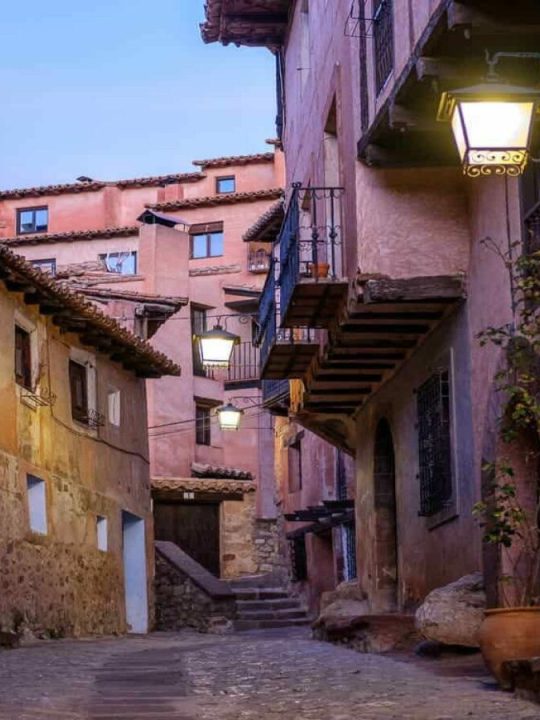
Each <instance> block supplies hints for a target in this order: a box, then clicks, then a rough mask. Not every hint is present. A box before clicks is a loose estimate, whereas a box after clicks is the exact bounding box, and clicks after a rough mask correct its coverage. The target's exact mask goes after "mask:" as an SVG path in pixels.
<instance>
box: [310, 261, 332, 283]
mask: <svg viewBox="0 0 540 720" xmlns="http://www.w3.org/2000/svg"><path fill="white" fill-rule="evenodd" d="M329 272H330V264H329V263H325V262H317V263H308V273H309V276H310V277H312V278H317V279H318V280H321V279H323V278H327V277H328V273H329Z"/></svg>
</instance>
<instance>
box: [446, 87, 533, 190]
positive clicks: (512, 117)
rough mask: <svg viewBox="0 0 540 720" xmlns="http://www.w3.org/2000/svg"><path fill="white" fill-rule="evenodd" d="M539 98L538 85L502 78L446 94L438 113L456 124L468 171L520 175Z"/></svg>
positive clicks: (470, 175) (524, 165) (456, 139)
mask: <svg viewBox="0 0 540 720" xmlns="http://www.w3.org/2000/svg"><path fill="white" fill-rule="evenodd" d="M539 98H540V91H539V90H538V89H536V88H527V87H521V86H519V85H506V84H504V83H499V82H486V83H482V84H480V85H475V86H473V87H468V88H461V89H459V90H451V91H449V92H445V93H444V94H443V95H442V98H441V102H440V105H439V112H438V116H437V119H438V120H441V121H446V122H450V123H451V124H452V130H453V133H454V139H455V141H456V145H457V148H458V151H459V155H460V158H461V162H462V164H463V172H464V173H465V174H466V175H469V177H479V176H483V175H512V176H516V175H521V173H522V172H523V171H524V169H525V167H526V165H527V161H528V159H529V147H530V143H531V135H532V129H533V125H534V120H535V117H536V114H537V111H538V102H539Z"/></svg>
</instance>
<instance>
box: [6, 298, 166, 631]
mask: <svg viewBox="0 0 540 720" xmlns="http://www.w3.org/2000/svg"><path fill="white" fill-rule="evenodd" d="M16 310H17V311H18V312H20V313H21V315H22V316H24V317H25V318H26V319H27V320H28V321H29V322H31V323H33V324H34V325H35V327H36V330H35V332H36V333H37V335H38V343H37V348H38V352H39V363H40V365H39V371H40V379H39V387H40V388H41V389H43V388H48V389H50V391H51V392H52V393H54V395H55V396H56V402H55V403H54V404H53V405H52V406H48V407H39V408H37V409H35V408H31V407H30V406H29V405H28V404H27V403H26V401H25V400H24V398H22V397H21V395H22V394H24V392H21V388H20V387H19V386H17V385H16V384H15V379H14V367H13V358H14V317H15V311H16ZM19 317H20V316H19ZM0 318H1V322H0V347H1V348H2V350H3V352H2V353H1V354H0V406H1V407H2V418H1V420H0V423H1V424H0V517H2V522H1V523H0V568H1V592H0V627H3V628H5V629H14V628H17V629H19V630H20V629H21V628H22V627H24V626H26V627H28V628H29V629H30V630H32V631H34V632H37V633H39V634H49V635H53V636H63V635H83V634H89V633H106V634H110V633H117V632H124V631H125V630H126V629H127V628H126V619H125V609H124V608H125V605H124V585H123V562H122V510H126V511H129V512H130V513H132V514H134V515H137V516H138V517H140V518H142V519H144V521H145V525H146V545H147V558H146V559H147V576H148V597H149V600H150V605H152V591H151V588H152V568H153V552H152V515H151V509H150V478H149V466H148V446H147V436H146V429H145V424H146V423H145V408H146V397H145V383H144V381H143V380H140V379H137V378H136V377H135V376H134V375H132V374H131V373H128V372H126V371H124V370H123V369H122V367H121V366H119V365H116V364H113V363H111V362H110V361H109V360H108V359H107V358H106V357H105V356H101V355H97V356H95V360H94V359H93V360H92V362H95V368H96V377H97V408H98V410H99V411H100V412H101V413H103V414H104V415H105V416H106V413H107V393H108V390H109V388H114V389H117V390H120V393H121V413H122V417H121V425H120V427H119V428H116V427H113V426H111V425H110V424H108V423H106V424H105V425H104V426H103V427H100V428H99V429H97V430H96V431H92V430H88V429H86V428H85V427H84V426H81V425H79V424H77V423H76V422H75V421H73V420H72V418H71V405H70V396H69V383H68V361H69V357H70V350H71V348H72V347H77V346H78V343H77V339H76V337H75V336H74V335H71V334H60V332H59V330H58V329H57V328H55V327H54V326H53V325H52V323H51V321H50V320H45V319H43V318H42V317H40V316H38V315H37V313H36V312H35V310H33V309H31V308H29V307H28V306H25V305H24V304H23V303H22V301H21V300H20V298H19V297H18V296H15V295H14V294H8V293H7V292H6V291H5V290H4V288H3V286H2V287H1V288H0ZM27 474H32V475H34V476H36V477H38V478H40V479H42V480H44V481H45V483H46V501H47V506H46V507H47V534H46V535H42V534H37V533H34V532H31V531H30V527H29V516H28V500H27V489H26V483H27V480H26V478H27ZM97 515H101V516H104V517H106V518H107V520H108V551H107V552H102V551H100V550H98V549H97V537H96V516H97ZM151 612H152V610H151V608H150V615H151Z"/></svg>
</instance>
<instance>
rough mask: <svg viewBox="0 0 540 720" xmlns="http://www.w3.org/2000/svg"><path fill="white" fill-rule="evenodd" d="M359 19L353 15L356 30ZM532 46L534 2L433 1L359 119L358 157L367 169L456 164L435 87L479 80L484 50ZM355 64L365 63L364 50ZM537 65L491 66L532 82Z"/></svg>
mask: <svg viewBox="0 0 540 720" xmlns="http://www.w3.org/2000/svg"><path fill="white" fill-rule="evenodd" d="M367 22H368V21H367V20H366V19H362V18H358V23H359V26H360V27H359V29H358V33H360V35H362V33H364V34H365V32H366V27H367V25H366V23H367ZM539 45H540V3H538V2H537V0H520V2H518V3H509V2H508V1H507V0H459V1H458V0H445V1H444V2H441V3H439V4H438V5H437V8H436V9H435V10H434V11H433V12H432V14H431V17H430V18H429V20H428V22H427V23H426V26H425V28H424V31H423V32H422V33H421V34H420V36H419V38H418V41H417V43H416V46H415V47H414V49H413V51H412V52H411V57H410V61H409V62H408V63H407V64H406V66H405V68H404V70H403V71H402V72H401V73H400V74H399V75H397V77H396V78H395V81H393V85H392V88H391V90H390V92H389V95H388V98H387V100H386V101H385V102H384V104H383V105H382V106H381V107H380V109H379V111H378V113H377V115H376V116H375V117H371V118H368V117H365V132H364V134H363V136H362V137H361V139H360V141H359V143H358V157H359V158H360V159H361V160H363V161H364V162H366V164H368V165H371V166H375V167H419V166H441V165H458V164H459V157H458V153H457V152H456V149H455V143H454V140H453V136H452V130H451V127H450V125H449V124H446V123H438V122H437V121H436V117H437V108H438V105H439V101H440V98H441V94H442V92H444V91H449V90H453V89H456V88H463V87H467V86H472V85H476V84H478V83H479V82H482V80H483V78H484V77H485V75H486V70H487V66H486V63H485V51H486V48H488V49H489V50H490V52H492V53H494V52H516V51H517V52H522V53H523V52H537V51H538V47H539ZM361 62H363V63H367V50H366V49H365V50H364V58H363V60H361ZM537 69H538V66H537V62H535V61H534V60H530V61H528V62H527V61H525V62H524V61H523V60H520V59H516V58H504V59H503V60H502V61H501V63H500V64H499V66H498V68H497V71H498V72H499V73H500V74H501V77H502V79H503V80H504V81H507V82H509V83H510V84H517V85H525V86H532V85H535V84H536V83H537ZM364 92H367V88H366V89H365V91H364ZM364 104H366V103H365V102H364ZM364 112H365V109H364Z"/></svg>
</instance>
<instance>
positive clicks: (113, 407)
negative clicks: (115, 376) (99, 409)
mask: <svg viewBox="0 0 540 720" xmlns="http://www.w3.org/2000/svg"><path fill="white" fill-rule="evenodd" d="M107 405H108V408H107V409H108V416H109V423H110V424H111V425H114V426H115V427H120V418H121V414H120V390H113V389H111V390H109V392H108V395H107Z"/></svg>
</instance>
